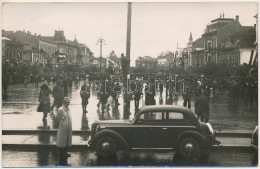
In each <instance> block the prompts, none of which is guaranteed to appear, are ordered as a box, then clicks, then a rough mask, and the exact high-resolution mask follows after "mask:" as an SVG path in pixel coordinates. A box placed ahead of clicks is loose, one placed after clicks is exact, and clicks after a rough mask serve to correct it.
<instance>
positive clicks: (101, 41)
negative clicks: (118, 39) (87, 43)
mask: <svg viewBox="0 0 260 169" xmlns="http://www.w3.org/2000/svg"><path fill="white" fill-rule="evenodd" d="M98 44H99V45H100V61H99V66H100V71H101V61H102V46H103V44H104V45H105V39H103V38H102V36H101V37H100V38H99V39H98V41H97V45H98Z"/></svg>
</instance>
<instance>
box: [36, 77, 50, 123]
mask: <svg viewBox="0 0 260 169" xmlns="http://www.w3.org/2000/svg"><path fill="white" fill-rule="evenodd" d="M50 94H52V91H51V89H50V88H49V86H48V85H47V80H45V83H44V84H43V85H42V86H41V90H40V95H39V99H38V102H40V104H39V106H38V109H37V111H38V112H43V118H42V121H43V125H44V126H46V125H47V119H46V118H47V115H48V113H49V112H50V96H49V95H50Z"/></svg>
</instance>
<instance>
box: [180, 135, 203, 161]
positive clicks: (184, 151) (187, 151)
mask: <svg viewBox="0 0 260 169" xmlns="http://www.w3.org/2000/svg"><path fill="white" fill-rule="evenodd" d="M179 154H180V155H181V156H182V157H183V158H185V159H192V158H194V157H198V156H199V143H198V142H197V140H195V139H194V138H184V139H182V140H181V141H180V143H179Z"/></svg>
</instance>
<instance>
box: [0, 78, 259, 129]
mask: <svg viewBox="0 0 260 169" xmlns="http://www.w3.org/2000/svg"><path fill="white" fill-rule="evenodd" d="M39 86H40V85H39ZM50 87H51V89H52V88H53V84H52V83H51V85H50ZM39 91H40V90H39V88H35V87H34V85H33V84H28V85H27V86H24V85H23V84H18V85H11V86H9V87H8V96H9V98H8V100H7V101H4V102H3V104H2V129H3V130H4V129H37V127H40V126H42V125H43V124H42V121H41V119H42V113H39V112H36V109H37V106H38V102H37V100H38V95H39ZM164 91H165V90H164ZM70 96H71V98H72V101H71V105H70V109H71V112H72V114H73V121H72V124H73V130H80V129H84V130H85V129H88V127H90V126H91V124H92V123H93V122H94V121H95V120H97V119H122V118H123V96H122V95H120V97H119V103H120V105H119V106H118V109H114V106H110V110H105V114H104V117H102V116H101V112H100V109H98V107H97V103H98V99H97V96H96V95H95V93H93V92H92V93H91V97H90V99H89V105H88V107H87V110H88V113H87V114H83V113H82V108H81V98H80V84H78V85H76V84H75V83H74V84H73V87H72V90H71V92H70ZM162 98H163V100H162V104H165V93H163V97H162ZM155 99H156V104H160V102H159V100H160V99H159V94H157V95H156V97H155ZM51 100H52V101H53V98H52V96H51ZM173 104H176V105H180V106H182V105H183V99H182V95H179V97H178V100H177V101H176V102H174V103H173ZM111 105H114V103H113V102H111ZM143 105H144V97H142V98H141V101H140V107H142V106H143ZM194 105H195V103H194V98H193V99H192V102H191V109H192V110H194ZM130 111H131V112H132V113H131V115H130V119H132V118H133V116H134V102H133V101H131V109H130ZM257 119H258V115H257V105H256V104H255V105H251V106H250V105H249V104H246V102H245V101H243V100H242V99H240V103H239V104H238V105H237V106H234V105H232V104H231V103H230V102H229V98H228V97H227V96H226V94H223V95H222V96H219V97H218V98H216V99H215V101H214V103H212V102H211V103H210V119H209V122H210V123H211V124H212V126H213V127H214V129H217V130H247V131H253V129H254V127H255V126H256V125H257ZM14 121H15V123H13V122H14ZM48 125H49V126H50V128H52V127H53V118H52V116H51V115H49V116H48Z"/></svg>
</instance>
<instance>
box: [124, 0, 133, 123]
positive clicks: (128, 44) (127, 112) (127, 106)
mask: <svg viewBox="0 0 260 169" xmlns="http://www.w3.org/2000/svg"><path fill="white" fill-rule="evenodd" d="M131 15H132V2H128V10H127V35H126V36H127V37H126V58H125V66H126V68H124V70H125V72H123V75H124V89H125V91H124V92H125V96H124V103H125V104H124V105H125V106H124V119H129V115H130V99H129V95H130V94H129V93H127V92H128V90H127V88H128V86H127V75H128V74H129V69H130V49H131Z"/></svg>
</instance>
